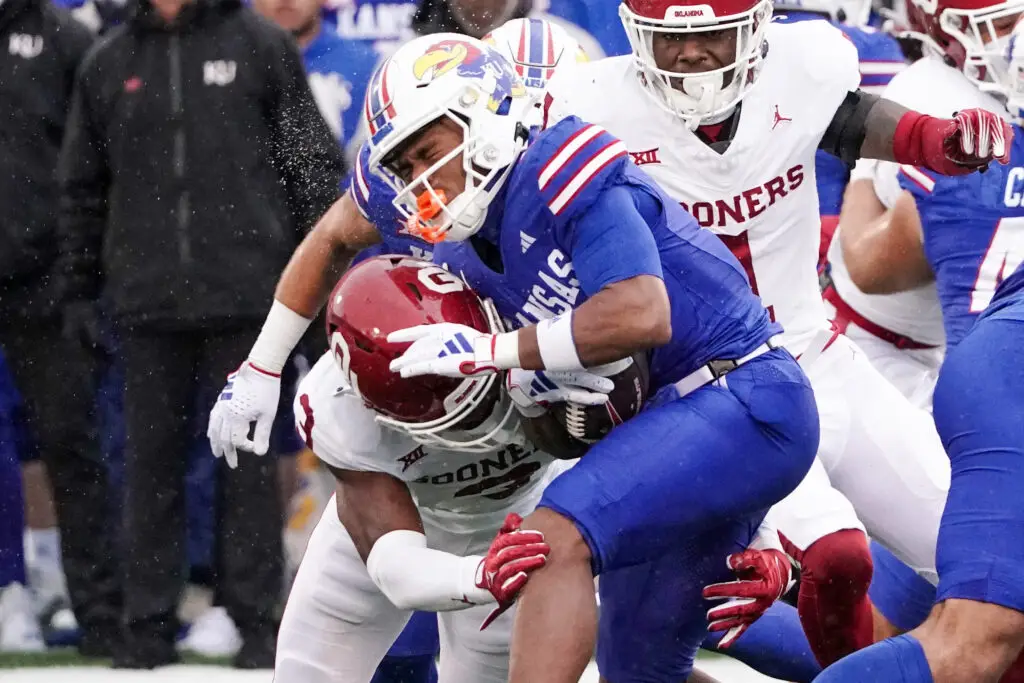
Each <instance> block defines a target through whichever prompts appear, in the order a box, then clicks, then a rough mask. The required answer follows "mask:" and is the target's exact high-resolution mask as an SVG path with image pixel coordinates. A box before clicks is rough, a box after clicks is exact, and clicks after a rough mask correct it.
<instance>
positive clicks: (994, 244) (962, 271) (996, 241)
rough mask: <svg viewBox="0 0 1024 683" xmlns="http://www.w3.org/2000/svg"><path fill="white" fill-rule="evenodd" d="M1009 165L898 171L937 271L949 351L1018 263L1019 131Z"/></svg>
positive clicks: (1022, 202)
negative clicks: (948, 172) (948, 171)
mask: <svg viewBox="0 0 1024 683" xmlns="http://www.w3.org/2000/svg"><path fill="white" fill-rule="evenodd" d="M1014 133H1015V134H1014V139H1013V146H1012V148H1011V157H1010V163H1009V164H1008V165H1006V166H1003V165H1001V164H992V165H991V166H989V169H988V171H987V172H985V173H972V174H970V175H967V176H960V177H952V178H950V177H943V176H938V175H935V174H933V173H931V172H930V171H924V170H921V169H919V168H915V167H913V166H904V167H901V169H900V172H899V182H900V186H901V187H902V188H903V189H905V190H908V191H909V192H910V193H911V194H913V195H914V198H915V200H916V202H917V210H918V213H919V214H920V215H921V227H922V229H923V232H924V253H925V256H926V257H927V259H928V263H929V264H930V265H931V268H932V271H933V272H934V273H935V283H936V288H937V290H938V294H939V303H940V304H941V305H942V321H943V325H944V326H945V329H946V344H947V345H948V346H949V347H953V346H955V345H956V344H957V343H958V342H959V341H960V339H962V338H963V336H964V335H965V334H966V333H967V331H968V330H969V329H970V328H971V326H972V325H973V324H974V321H975V319H976V318H977V317H978V314H980V313H981V312H982V311H983V310H985V308H986V307H987V306H988V305H989V303H991V301H992V297H993V295H994V293H995V291H996V287H997V286H998V285H999V283H1000V282H1002V281H1003V279H1004V278H1005V277H1006V276H1007V275H1009V274H1010V273H1012V272H1013V271H1014V269H1015V268H1017V266H1018V265H1020V263H1021V261H1022V260H1024V130H1022V129H1021V128H1020V127H1017V126H1014Z"/></svg>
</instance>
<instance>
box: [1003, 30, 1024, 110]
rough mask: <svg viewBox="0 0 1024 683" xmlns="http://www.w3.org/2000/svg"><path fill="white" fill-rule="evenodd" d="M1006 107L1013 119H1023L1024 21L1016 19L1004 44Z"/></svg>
mask: <svg viewBox="0 0 1024 683" xmlns="http://www.w3.org/2000/svg"><path fill="white" fill-rule="evenodd" d="M1006 61H1007V78H1006V108H1007V109H1008V110H1009V112H1010V116H1012V117H1013V119H1014V121H1016V122H1017V123H1021V122H1022V121H1024V21H1020V20H1018V21H1017V25H1016V26H1014V27H1013V33H1011V34H1010V40H1009V41H1008V43H1007V46H1006Z"/></svg>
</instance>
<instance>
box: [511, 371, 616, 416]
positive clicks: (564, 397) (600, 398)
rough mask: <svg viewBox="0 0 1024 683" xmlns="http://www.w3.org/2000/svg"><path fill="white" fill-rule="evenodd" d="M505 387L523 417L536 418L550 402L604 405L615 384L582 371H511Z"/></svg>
mask: <svg viewBox="0 0 1024 683" xmlns="http://www.w3.org/2000/svg"><path fill="white" fill-rule="evenodd" d="M505 388H506V389H507V390H508V397H509V398H510V399H512V403H514V404H515V406H516V409H518V410H519V413H520V414H521V415H522V416H523V417H540V416H541V415H543V414H544V412H545V411H546V410H547V407H548V406H549V405H550V404H552V403H564V402H566V401H572V402H573V403H578V404H579V405H584V406H599V405H602V404H604V403H607V402H608V392H609V391H611V390H612V389H614V388H615V382H613V381H612V380H610V379H608V378H607V377H601V376H600V375H595V374H594V373H592V372H587V371H586V370H523V369H521V368H512V369H511V370H509V371H508V375H506V377H505Z"/></svg>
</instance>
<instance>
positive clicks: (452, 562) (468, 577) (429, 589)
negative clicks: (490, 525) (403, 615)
mask: <svg viewBox="0 0 1024 683" xmlns="http://www.w3.org/2000/svg"><path fill="white" fill-rule="evenodd" d="M482 561H483V558H482V557H479V556H468V557H460V556H458V555H453V554H451V553H446V552H442V551H440V550H433V549H431V548H428V547H427V538H426V536H424V535H423V534H422V533H417V532H415V531H406V530H400V531H392V532H390V533H388V534H385V535H383V536H381V537H380V538H379V539H377V542H376V543H374V544H373V549H372V550H370V554H369V556H368V557H367V558H366V569H367V571H368V572H369V574H370V578H371V579H372V580H373V583H374V584H375V585H376V586H377V588H379V589H380V591H381V592H382V593H383V594H384V595H385V596H386V597H387V598H388V600H390V601H391V603H392V604H394V605H395V607H398V608H399V609H404V610H420V611H424V612H450V611H453V610H460V609H466V608H467V607H473V606H474V605H485V604H489V603H492V602H494V597H493V596H492V595H491V593H490V592H489V591H488V590H487V589H485V588H478V587H477V585H476V582H477V572H478V570H479V567H480V563H481V562H482Z"/></svg>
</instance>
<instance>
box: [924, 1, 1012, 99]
mask: <svg viewBox="0 0 1024 683" xmlns="http://www.w3.org/2000/svg"><path fill="white" fill-rule="evenodd" d="M1022 12H1024V0H907V20H908V23H909V24H910V27H911V29H912V30H913V31H915V32H919V33H921V34H923V36H924V38H923V43H924V45H925V47H927V48H929V49H930V50H931V51H933V52H935V51H937V52H938V53H939V54H940V56H944V57H945V59H946V61H947V62H949V63H950V64H951V65H952V66H955V67H956V68H957V69H960V70H961V71H963V73H964V75H965V76H967V78H968V79H969V80H970V81H971V82H973V83H974V84H975V85H976V86H978V88H980V89H981V90H982V91H983V92H987V93H989V94H991V95H994V96H995V97H997V98H999V99H1000V100H1002V101H1009V100H1013V99H1014V98H1016V99H1018V100H1019V99H1020V97H1021V95H1022V93H1021V92H1020V91H1021V89H1022V85H1024V84H1022V83H1021V82H1020V76H1021V75H1022V67H1024V64H1022V62H1024V59H1022V57H1024V55H1022V54H1020V53H1021V52H1022V50H1021V47H1022V46H1020V45H1018V42H1019V39H1018V37H1017V36H1018V35H1019V34H1020V33H1021V32H1022V30H1024V27H1022V26H1021V22H1020V15H1021V13H1022ZM1022 37H1024V36H1022ZM1012 109H1013V107H1011V110H1012Z"/></svg>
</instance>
